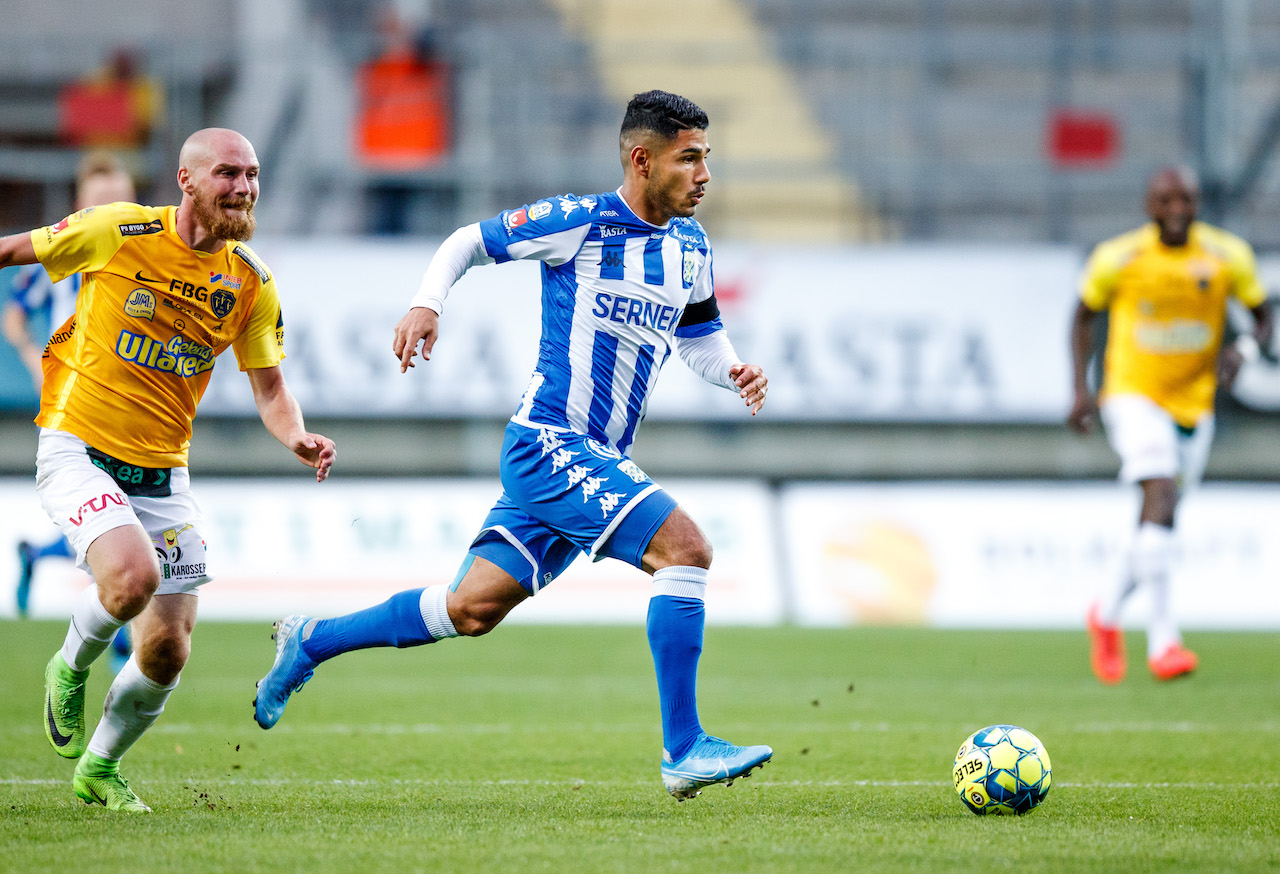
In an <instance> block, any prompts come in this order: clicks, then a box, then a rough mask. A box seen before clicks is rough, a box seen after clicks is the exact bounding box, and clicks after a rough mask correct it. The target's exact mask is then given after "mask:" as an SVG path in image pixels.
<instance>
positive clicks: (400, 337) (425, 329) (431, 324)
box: [391, 307, 440, 373]
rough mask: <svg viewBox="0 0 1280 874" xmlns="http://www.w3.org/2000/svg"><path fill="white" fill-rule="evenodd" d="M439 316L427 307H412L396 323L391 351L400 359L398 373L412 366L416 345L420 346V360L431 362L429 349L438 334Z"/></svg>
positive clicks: (434, 342) (416, 349)
mask: <svg viewBox="0 0 1280 874" xmlns="http://www.w3.org/2000/svg"><path fill="white" fill-rule="evenodd" d="M439 323H440V314H439V313H437V312H436V311H435V310H433V309H430V308H429V307H413V308H412V309H410V310H409V312H407V313H405V314H404V316H403V317H401V319H400V321H399V322H397V323H396V332H395V339H394V340H393V341H392V343H391V351H392V352H394V353H395V355H396V357H397V358H399V359H400V372H401V373H404V372H406V371H407V370H408V369H409V368H410V367H413V366H414V363H413V359H414V356H416V355H417V354H418V344H419V343H421V344H422V360H423V361H430V360H431V347H433V346H435V344H436V336H437V335H438V334H439Z"/></svg>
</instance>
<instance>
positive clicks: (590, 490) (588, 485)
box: [582, 476, 608, 504]
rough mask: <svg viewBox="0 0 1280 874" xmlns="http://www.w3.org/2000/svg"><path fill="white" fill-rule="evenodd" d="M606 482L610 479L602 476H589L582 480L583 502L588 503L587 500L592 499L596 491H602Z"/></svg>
mask: <svg viewBox="0 0 1280 874" xmlns="http://www.w3.org/2000/svg"><path fill="white" fill-rule="evenodd" d="M606 482H608V480H607V479H606V478H605V477H602V476H589V477H587V478H586V479H585V480H583V481H582V503H584V504H585V503H587V501H590V500H591V499H592V498H593V497H595V494H596V492H598V491H600V487H601V486H602V485H604V484H605V483H606Z"/></svg>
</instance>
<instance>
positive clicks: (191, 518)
mask: <svg viewBox="0 0 1280 874" xmlns="http://www.w3.org/2000/svg"><path fill="white" fill-rule="evenodd" d="M87 450H88V446H87V444H86V443H85V442H84V441H83V440H81V439H80V438H79V437H76V436H75V435H73V434H68V433H67V432H65V431H54V430H51V429H49V428H41V429H40V442H39V448H38V449H37V450H36V493H37V494H38V495H39V496H40V503H41V504H42V505H43V506H44V511H45V512H46V513H48V514H49V518H50V519H52V520H53V521H54V524H56V525H57V526H58V528H59V529H60V530H61V531H62V533H63V534H64V535H66V538H67V540H69V541H70V542H71V546H72V548H74V549H75V551H76V564H77V565H78V566H79V567H81V568H82V569H84V570H85V571H88V572H89V573H90V574H92V570H90V568H89V566H88V564H87V563H86V561H85V553H86V552H87V551H88V549H89V544H91V543H93V541H95V540H97V539H98V538H99V537H100V536H102V535H103V534H105V533H106V532H108V531H110V530H111V529H113V528H120V527H123V526H125V525H141V526H142V528H143V530H145V531H146V532H147V536H148V537H150V538H151V542H152V543H153V544H154V545H155V548H156V555H157V557H158V558H159V560H160V587H159V588H158V589H157V590H156V594H158V595H174V594H179V593H184V592H185V593H195V592H196V589H197V588H199V587H200V586H201V585H202V584H204V583H206V582H208V581H209V580H210V579H212V577H211V576H210V575H209V573H208V570H207V566H206V563H205V538H204V528H205V524H204V516H203V515H202V514H201V513H200V507H199V506H197V504H196V500H195V497H194V496H193V495H192V494H191V475H190V473H189V472H188V470H187V468H185V467H175V468H171V470H170V479H169V490H170V494H169V495H168V496H165V497H143V496H139V495H126V494H125V493H124V491H123V488H122V486H121V485H120V483H118V482H117V481H116V479H115V478H114V477H112V475H111V474H109V473H107V471H105V470H103V469H102V468H100V467H98V466H97V465H96V464H94V462H93V460H92V459H91V458H90V457H89V454H88V451H87ZM135 470H137V468H135Z"/></svg>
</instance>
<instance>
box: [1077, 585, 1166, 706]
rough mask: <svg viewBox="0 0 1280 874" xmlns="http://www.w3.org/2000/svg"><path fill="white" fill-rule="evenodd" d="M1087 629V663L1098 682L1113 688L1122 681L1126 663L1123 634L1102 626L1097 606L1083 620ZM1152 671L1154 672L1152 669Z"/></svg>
mask: <svg viewBox="0 0 1280 874" xmlns="http://www.w3.org/2000/svg"><path fill="white" fill-rule="evenodd" d="M1085 624H1086V625H1087V626H1088V628H1089V663H1090V665H1092V667H1093V675H1094V676H1095V677H1097V678H1098V680H1099V681H1100V682H1103V683H1106V684H1107V685H1108V686H1114V685H1115V684H1116V683H1119V682H1120V681H1121V680H1123V679H1124V674H1125V671H1126V670H1128V661H1127V660H1126V659H1125V654H1124V632H1123V631H1121V630H1120V627H1119V626H1117V625H1103V624H1102V622H1101V621H1099V619H1098V606H1097V605H1096V604H1095V605H1094V606H1093V607H1091V608H1089V615H1088V617H1087V618H1086V619H1085ZM1152 670H1155V668H1154V667H1153V668H1152Z"/></svg>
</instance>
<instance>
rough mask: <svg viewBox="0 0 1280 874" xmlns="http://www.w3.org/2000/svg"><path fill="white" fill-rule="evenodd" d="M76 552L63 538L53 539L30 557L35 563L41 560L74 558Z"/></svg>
mask: <svg viewBox="0 0 1280 874" xmlns="http://www.w3.org/2000/svg"><path fill="white" fill-rule="evenodd" d="M75 557H76V551H75V550H74V549H72V548H71V543H70V542H69V541H68V540H67V538H65V537H55V538H54V539H53V540H51V541H50V542H49V543H46V544H45V545H44V546H41V547H39V548H38V549H37V550H36V551H35V554H34V555H33V556H32V558H34V559H35V560H36V561H39V560H40V559H42V558H75Z"/></svg>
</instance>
